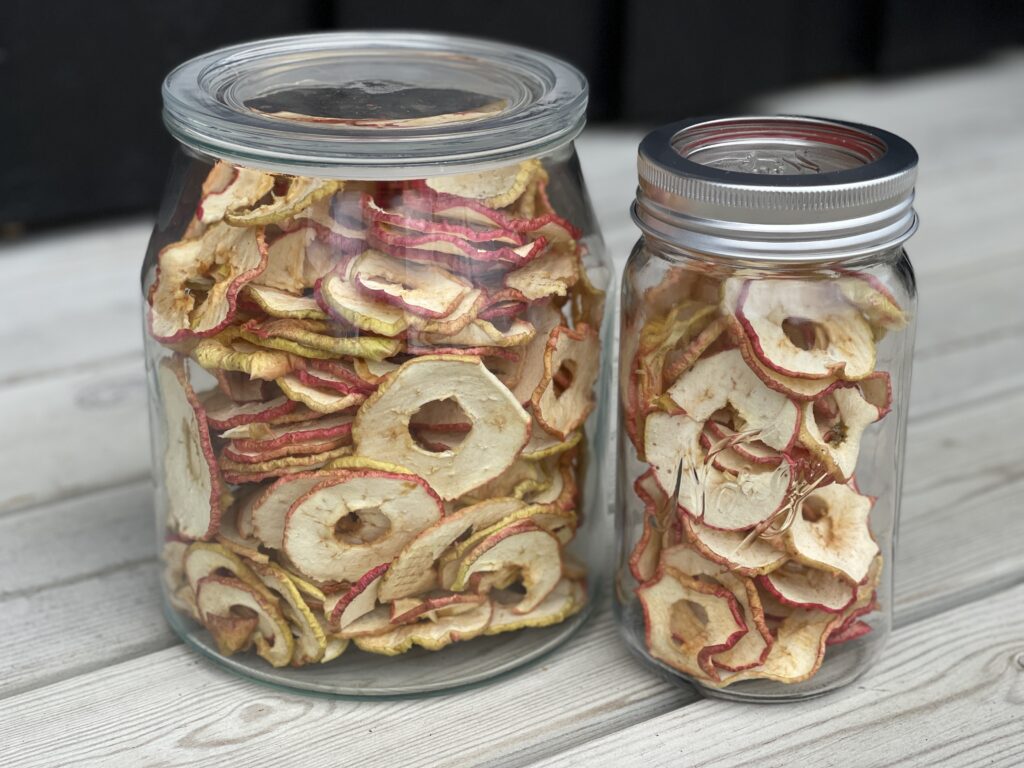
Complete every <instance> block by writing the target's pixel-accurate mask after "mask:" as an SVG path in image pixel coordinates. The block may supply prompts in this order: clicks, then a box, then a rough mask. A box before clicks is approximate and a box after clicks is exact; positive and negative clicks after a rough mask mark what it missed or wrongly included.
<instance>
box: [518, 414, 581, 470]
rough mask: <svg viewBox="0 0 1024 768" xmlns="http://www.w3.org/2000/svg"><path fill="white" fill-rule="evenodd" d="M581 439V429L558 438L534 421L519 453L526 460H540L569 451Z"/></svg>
mask: <svg viewBox="0 0 1024 768" xmlns="http://www.w3.org/2000/svg"><path fill="white" fill-rule="evenodd" d="M582 439H583V431H582V430H579V429H577V430H576V431H575V432H572V433H571V434H569V436H568V437H566V438H565V439H564V440H560V439H558V438H557V437H555V436H554V435H552V434H551V433H550V432H547V431H546V430H544V429H542V428H541V427H540V426H539V425H537V424H536V423H535V424H534V426H533V429H531V430H530V441H529V442H528V443H527V444H526V447H525V448H523V452H522V454H521V455H522V457H523V458H524V459H526V460H527V461H542V460H543V459H547V458H550V457H552V456H557V455H559V454H561V453H565V452H566V451H571V450H572V449H573V448H575V447H576V446H577V445H579V442H580V440H582Z"/></svg>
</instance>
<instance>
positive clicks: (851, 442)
mask: <svg viewBox="0 0 1024 768" xmlns="http://www.w3.org/2000/svg"><path fill="white" fill-rule="evenodd" d="M831 396H832V398H834V400H835V404H836V408H837V411H838V413H837V415H836V416H835V417H833V418H825V419H820V420H819V418H818V416H817V414H816V413H815V412H814V404H813V403H805V404H804V406H803V418H802V421H801V424H800V442H801V443H802V444H803V445H804V446H805V447H806V448H807V450H809V451H810V452H811V453H812V454H813V455H814V456H815V457H816V458H817V459H818V460H819V461H821V462H822V463H823V464H824V465H825V466H826V467H827V468H828V470H829V472H831V473H832V475H834V476H835V478H836V479H837V480H839V481H840V482H846V481H847V480H849V479H850V478H851V477H853V472H854V470H855V469H856V468H857V458H858V456H859V455H860V442H861V438H862V436H863V434H864V430H865V429H867V427H868V426H869V425H870V424H873V423H874V422H876V421H878V415H879V412H880V411H879V409H878V408H877V407H876V406H874V405H872V404H871V403H869V402H868V401H867V400H865V399H864V396H863V395H862V394H861V393H860V390H859V389H857V388H856V387H838V388H837V389H836V390H835V391H833V392H832V394H831Z"/></svg>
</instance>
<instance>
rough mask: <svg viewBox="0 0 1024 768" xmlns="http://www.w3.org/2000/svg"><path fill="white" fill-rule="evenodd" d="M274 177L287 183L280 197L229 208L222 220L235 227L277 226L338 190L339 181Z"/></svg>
mask: <svg viewBox="0 0 1024 768" xmlns="http://www.w3.org/2000/svg"><path fill="white" fill-rule="evenodd" d="M278 178H279V179H281V178H283V179H287V180H288V189H287V191H285V193H284V194H283V195H280V196H278V195H277V194H274V195H273V198H272V199H271V201H270V202H268V203H266V204H265V205H260V206H257V207H256V208H249V209H248V210H245V209H243V208H242V207H241V206H232V207H229V208H228V210H227V211H226V212H225V214H224V218H225V220H226V221H227V222H228V223H229V224H233V225H234V226H236V227H252V226H258V225H264V224H279V223H281V222H283V221H285V220H287V219H290V218H292V217H293V216H295V215H296V214H298V213H299V212H300V211H302V210H304V209H306V208H308V207H309V206H311V205H313V204H314V203H316V202H318V201H320V200H323V199H325V198H327V197H329V196H330V195H333V194H334V193H335V192H337V191H338V190H339V189H341V187H342V184H343V182H340V181H330V180H328V179H318V178H314V177H309V176H292V177H286V176H285V177H278Z"/></svg>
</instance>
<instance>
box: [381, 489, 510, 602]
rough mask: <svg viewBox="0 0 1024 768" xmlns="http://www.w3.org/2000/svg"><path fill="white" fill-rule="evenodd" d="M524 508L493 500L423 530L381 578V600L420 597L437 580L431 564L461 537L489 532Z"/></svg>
mask: <svg viewBox="0 0 1024 768" xmlns="http://www.w3.org/2000/svg"><path fill="white" fill-rule="evenodd" d="M524 506H525V505H524V503H523V502H522V501H520V500H519V499H515V498H495V499H488V500H487V501H482V502H479V503H478V504H471V505H470V506H468V507H463V508H462V509H459V510H457V511H455V512H452V513H451V514H449V515H447V516H445V517H443V518H441V519H440V520H438V521H437V522H436V523H434V524H433V525H431V526H430V527H429V528H426V529H424V530H423V531H422V532H421V533H419V534H418V535H417V536H416V538H414V539H413V540H412V541H410V542H409V543H408V544H406V545H405V547H404V548H403V549H402V550H401V551H400V552H399V553H398V555H397V556H396V557H395V559H394V560H393V561H392V563H391V567H390V568H389V569H388V571H387V573H385V574H384V576H383V579H382V581H381V587H380V599H381V600H384V601H393V600H398V599H401V598H406V597H411V596H413V595H417V594H421V593H423V592H425V591H427V590H428V589H430V588H431V585H432V584H434V583H435V581H436V579H437V576H436V573H435V572H434V563H435V562H436V561H437V559H438V558H439V557H441V555H442V553H443V552H444V551H445V550H446V549H448V547H450V546H451V545H452V544H454V543H455V542H456V541H457V540H459V539H460V538H462V537H463V536H465V535H467V534H469V533H473V532H476V531H481V530H483V529H485V528H488V527H490V526H492V525H494V524H495V523H497V522H499V521H500V520H503V519H505V517H506V516H507V515H509V514H511V513H512V512H514V511H516V510H517V509H521V508H523V507H524Z"/></svg>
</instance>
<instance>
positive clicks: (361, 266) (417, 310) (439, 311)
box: [348, 250, 472, 318]
mask: <svg viewBox="0 0 1024 768" xmlns="http://www.w3.org/2000/svg"><path fill="white" fill-rule="evenodd" d="M348 279H349V280H350V281H352V282H354V283H355V285H356V287H357V288H358V289H359V290H360V291H362V292H363V293H365V294H367V295H369V296H372V297H373V298H374V299H378V300H380V301H383V302H385V303H387V304H390V305H392V306H395V307H398V308H400V309H402V310H405V311H407V312H411V313H413V314H415V315H421V316H423V317H433V318H436V317H445V316H447V315H449V314H451V313H452V312H453V311H454V310H455V308H456V307H457V306H458V305H459V302H460V301H461V300H462V298H463V297H464V296H465V295H466V294H467V293H468V292H469V291H470V290H471V289H472V286H471V285H470V284H469V283H467V282H466V281H465V280H463V279H461V278H457V277H453V276H452V275H451V274H449V273H448V272H446V271H445V270H443V269H441V268H440V267H433V266H429V265H420V264H409V263H407V262H403V261H400V260H398V259H394V258H392V257H390V256H386V255H385V254H383V253H380V252H379V251H372V250H368V251H363V253H362V254H360V255H359V256H357V257H356V258H355V260H354V261H353V262H352V266H351V267H350V269H349V272H348Z"/></svg>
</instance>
